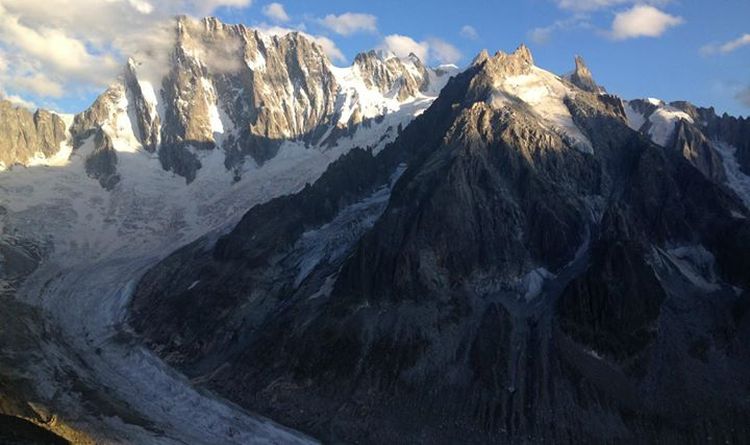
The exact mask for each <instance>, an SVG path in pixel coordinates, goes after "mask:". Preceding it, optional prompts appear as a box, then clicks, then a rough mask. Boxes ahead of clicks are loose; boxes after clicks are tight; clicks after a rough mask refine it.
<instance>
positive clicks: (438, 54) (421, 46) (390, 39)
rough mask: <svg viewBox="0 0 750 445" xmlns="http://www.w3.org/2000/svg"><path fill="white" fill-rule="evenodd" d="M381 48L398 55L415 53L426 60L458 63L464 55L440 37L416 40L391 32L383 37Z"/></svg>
mask: <svg viewBox="0 0 750 445" xmlns="http://www.w3.org/2000/svg"><path fill="white" fill-rule="evenodd" d="M380 49H384V50H386V51H390V52H392V53H394V54H395V55H397V56H398V57H407V56H408V55H409V54H414V55H415V56H417V57H419V59H420V60H422V61H424V62H430V61H436V62H438V63H457V62H458V61H459V60H461V58H462V57H463V54H461V51H459V50H458V49H457V48H456V47H455V46H453V45H452V44H450V43H448V42H446V41H445V40H442V39H438V38H434V37H433V38H429V39H427V40H422V41H416V40H414V39H412V38H411V37H409V36H405V35H401V34H391V35H388V36H386V37H385V38H384V39H383V42H382V43H381V44H380Z"/></svg>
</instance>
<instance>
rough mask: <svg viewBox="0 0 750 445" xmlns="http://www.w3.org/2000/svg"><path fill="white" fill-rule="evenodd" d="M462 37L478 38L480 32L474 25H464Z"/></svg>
mask: <svg viewBox="0 0 750 445" xmlns="http://www.w3.org/2000/svg"><path fill="white" fill-rule="evenodd" d="M461 37H463V38H465V39H469V40H477V39H478V38H479V33H478V32H477V30H476V28H474V27H473V26H471V25H464V26H463V27H461Z"/></svg>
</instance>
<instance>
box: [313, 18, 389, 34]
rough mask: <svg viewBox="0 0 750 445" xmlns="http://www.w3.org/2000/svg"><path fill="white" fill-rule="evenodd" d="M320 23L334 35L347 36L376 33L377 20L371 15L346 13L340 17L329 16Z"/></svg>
mask: <svg viewBox="0 0 750 445" xmlns="http://www.w3.org/2000/svg"><path fill="white" fill-rule="evenodd" d="M320 23H321V24H322V25H323V26H325V27H326V28H328V29H330V30H331V31H333V32H335V33H336V34H341V35H342V36H349V35H352V34H354V33H357V32H373V33H374V32H377V31H378V18H377V17H375V16H374V15H371V14H359V13H354V12H346V13H344V14H341V15H333V14H329V15H327V16H325V17H324V18H322V19H321V20H320Z"/></svg>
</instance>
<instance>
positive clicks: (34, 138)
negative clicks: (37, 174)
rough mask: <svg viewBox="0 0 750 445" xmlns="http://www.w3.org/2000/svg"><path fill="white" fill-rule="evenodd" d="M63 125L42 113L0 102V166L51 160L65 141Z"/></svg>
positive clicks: (56, 119) (47, 114)
mask: <svg viewBox="0 0 750 445" xmlns="http://www.w3.org/2000/svg"><path fill="white" fill-rule="evenodd" d="M66 137H67V133H66V128H65V123H64V122H63V120H62V119H61V118H60V117H59V116H58V115H56V114H53V113H50V112H49V111H45V110H41V109H40V110H37V111H35V112H31V111H29V110H27V109H25V108H22V107H18V106H14V105H13V104H12V103H10V102H8V101H6V100H0V165H3V166H5V167H9V166H11V165H13V164H16V163H17V164H24V165H25V164H27V163H28V162H29V161H31V160H32V159H34V158H39V157H41V158H46V157H51V156H53V155H54V154H56V153H57V152H58V151H59V150H60V144H61V143H62V142H63V141H64V140H65V139H66Z"/></svg>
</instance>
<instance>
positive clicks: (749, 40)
mask: <svg viewBox="0 0 750 445" xmlns="http://www.w3.org/2000/svg"><path fill="white" fill-rule="evenodd" d="M747 45H750V34H743V35H742V36H740V37H738V38H736V39H734V40H730V41H728V42H725V43H721V44H709V45H706V46H704V47H703V48H701V53H703V54H705V55H710V54H717V53H721V54H729V53H731V52H734V51H736V50H738V49H740V48H742V47H743V46H747Z"/></svg>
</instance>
